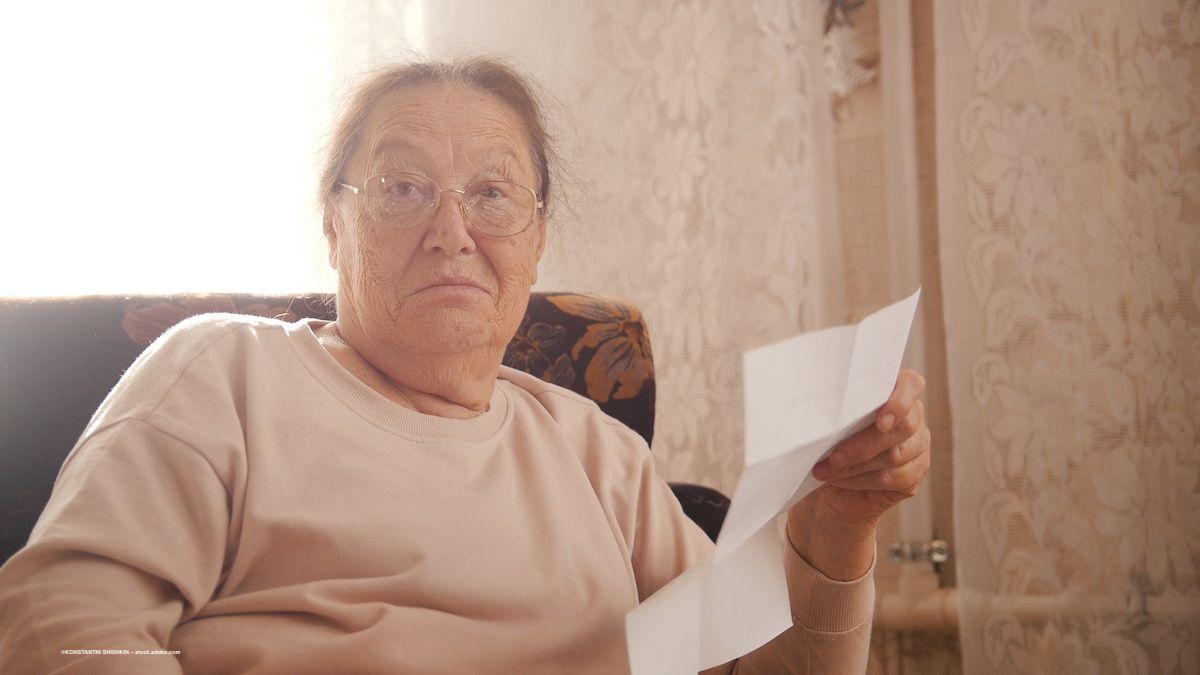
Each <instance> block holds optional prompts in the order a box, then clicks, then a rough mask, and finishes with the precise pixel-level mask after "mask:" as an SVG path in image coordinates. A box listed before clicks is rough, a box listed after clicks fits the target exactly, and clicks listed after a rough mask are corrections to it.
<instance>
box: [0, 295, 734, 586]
mask: <svg viewBox="0 0 1200 675" xmlns="http://www.w3.org/2000/svg"><path fill="white" fill-rule="evenodd" d="M206 312H232V313H238V314H252V315H257V316H267V317H274V318H278V319H280V320H282V321H289V322H290V321H296V320H297V319H300V318H305V317H313V318H318V319H333V318H335V317H336V309H335V306H334V303H333V296H331V295H326V294H317V295H301V296H271V297H267V296H255V295H240V294H233V295H180V296H159V297H152V296H132V297H122V296H93V297H81V298H65V299H58V298H51V299H36V300H17V299H5V300H0V355H2V357H3V358H0V396H2V399H3V401H4V405H2V406H0V562H3V561H4V560H7V559H8V557H9V556H11V555H12V554H13V553H14V552H15V551H16V550H17V549H19V548H20V547H21V546H23V545H24V544H25V541H26V540H27V539H28V536H29V532H30V530H32V529H33V525H34V523H35V522H36V521H37V518H38V516H39V515H40V514H41V511H42V508H43V507H44V506H45V504H46V501H47V500H48V499H49V496H50V489H51V487H52V486H53V484H54V479H55V477H56V476H57V475H58V470H59V468H60V467H61V466H62V462H63V460H64V459H65V458H66V455H67V453H68V452H69V451H70V449H71V447H72V446H74V444H75V442H76V441H77V440H78V438H79V434H80V433H82V431H83V428H84V426H85V425H86V424H87V421H88V419H90V418H91V415H92V413H93V412H95V410H96V408H97V407H98V406H99V405H100V402H101V401H102V400H103V399H104V397H105V395H107V394H108V392H109V390H111V389H112V387H113V385H115V384H116V382H117V380H118V379H120V377H121V374H122V373H123V372H124V371H125V369H127V368H128V367H129V365H130V364H131V363H133V360H134V359H135V358H137V356H138V354H140V353H141V352H142V350H143V349H145V347H146V346H147V345H148V344H150V343H151V342H153V341H154V339H155V338H157V337H158V336H159V335H161V334H162V333H163V332H165V331H166V330H167V329H168V328H170V327H171V326H173V325H175V324H176V323H178V322H179V321H182V320H183V319H185V318H187V317H189V316H193V315H196V314H203V313H206ZM504 363H505V364H506V365H509V366H511V367H513V368H517V369H520V370H524V371H526V372H529V373H532V374H533V375H536V376H538V377H541V378H542V379H544V380H547V381H550V382H554V383H556V384H559V385H562V386H564V387H567V388H569V389H572V390H573V391H576V392H578V393H580V394H582V395H584V396H587V397H589V398H591V399H592V400H594V401H596V403H597V404H599V406H600V407H601V409H602V410H604V411H605V412H606V413H608V414H609V415H612V416H613V417H615V418H617V419H619V420H621V421H622V422H624V423H625V424H627V425H628V426H629V427H630V428H631V429H633V430H634V431H636V432H638V433H639V434H641V435H642V437H644V438H645V439H646V442H647V443H649V442H650V441H651V438H652V436H653V433H654V396H655V383H654V361H653V356H652V354H651V351H650V340H649V336H648V334H647V332H646V325H645V322H644V320H643V319H642V316H641V313H640V312H639V311H638V310H637V308H635V307H633V306H632V305H630V304H629V303H627V302H624V301H621V300H617V299H613V298H608V297H604V296H599V295H593V294H575V293H535V294H533V295H532V296H531V297H530V300H529V308H528V310H527V312H526V315H525V318H524V320H523V321H522V323H521V326H520V328H519V329H518V331H517V334H516V335H515V336H514V337H513V340H512V342H511V343H510V344H509V346H508V350H507V352H506V353H505V356H504ZM672 488H673V489H674V490H675V491H676V494H677V495H678V496H679V497H680V501H681V503H682V504H683V505H684V507H685V509H684V510H685V512H687V513H688V515H689V516H690V517H692V518H693V520H695V521H696V522H697V523H699V524H700V526H701V527H702V528H703V529H704V530H705V531H706V532H708V533H709V536H710V537H714V538H715V536H716V532H717V530H718V529H719V527H720V523H721V521H722V520H723V519H724V513H725V509H726V507H727V505H728V500H727V499H725V497H724V496H723V495H721V494H720V493H719V492H716V491H715V490H710V489H708V488H703V487H701V486H692V485H684V484H679V485H672Z"/></svg>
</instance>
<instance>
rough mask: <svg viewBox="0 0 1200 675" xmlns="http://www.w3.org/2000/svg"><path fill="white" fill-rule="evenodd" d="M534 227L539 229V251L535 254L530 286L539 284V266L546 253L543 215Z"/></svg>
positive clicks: (539, 215) (539, 216)
mask: <svg viewBox="0 0 1200 675" xmlns="http://www.w3.org/2000/svg"><path fill="white" fill-rule="evenodd" d="M534 227H536V228H537V238H538V242H537V251H536V252H535V253H534V260H533V279H532V281H530V282H529V285H530V286H532V285H533V284H536V283H537V280H538V264H539V263H541V262H542V254H543V253H545V252H546V219H545V218H544V217H542V216H541V214H538V220H537V225H535V226H534Z"/></svg>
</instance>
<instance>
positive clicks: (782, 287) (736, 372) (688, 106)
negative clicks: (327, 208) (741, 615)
mask: <svg viewBox="0 0 1200 675" xmlns="http://www.w3.org/2000/svg"><path fill="white" fill-rule="evenodd" d="M800 7H804V10H803V11H812V12H814V16H816V17H817V18H816V19H815V20H814V19H813V18H811V17H801V16H799V12H800V11H801V9H800ZM334 11H335V14H336V18H335V21H334V25H335V26H336V30H337V31H339V33H340V34H341V35H342V36H346V37H345V38H344V39H342V40H340V41H338V42H340V43H342V44H344V45H345V46H346V48H348V49H350V50H352V51H351V52H344V53H343V55H342V57H341V60H340V62H341V63H343V64H345V65H344V70H345V71H346V72H347V73H351V72H353V71H355V70H358V69H359V68H361V67H362V66H364V65H370V64H377V63H380V62H384V61H387V60H390V59H394V58H403V57H404V56H406V55H407V54H409V53H411V51H412V50H421V51H423V52H425V53H428V54H430V55H433V56H440V57H446V56H456V55H463V54H473V53H483V54H499V55H503V56H509V57H512V58H513V59H514V60H515V61H516V62H517V63H518V64H519V65H520V66H522V67H524V68H525V69H526V70H527V71H529V73H530V74H532V75H533V76H534V78H535V79H536V80H538V81H540V82H541V83H542V84H543V85H544V87H545V92H546V93H547V94H548V95H549V97H550V98H552V99H553V100H554V101H556V102H557V103H556V104H555V105H552V109H551V115H552V117H553V118H554V119H555V120H556V121H557V124H556V125H555V126H556V127H557V134H558V136H559V141H560V150H561V151H562V152H563V154H564V155H565V156H566V159H567V168H568V169H569V172H570V175H569V177H568V180H567V183H566V187H567V193H566V196H567V198H568V204H567V207H566V208H562V209H560V210H559V211H558V214H557V218H556V222H554V223H553V226H552V232H553V235H552V236H553V237H554V241H553V243H552V244H551V246H550V249H549V251H548V254H547V259H546V260H544V261H543V267H542V270H541V276H542V279H541V283H540V284H539V288H540V289H543V290H588V291H597V292H602V293H608V294H613V295H618V296H624V297H627V298H629V299H631V300H633V301H634V302H636V304H637V305H638V306H639V307H640V308H641V309H642V311H643V312H644V314H645V316H646V317H647V320H648V322H649V327H650V331H651V344H652V347H653V350H654V359H655V365H656V370H657V385H658V399H659V402H658V416H657V419H658V421H657V425H656V431H655V439H654V448H653V450H654V455H655V457H656V459H657V460H658V462H659V468H660V470H661V472H662V473H663V474H664V475H665V476H666V477H667V478H669V479H671V480H687V481H693V482H698V483H703V484H707V485H712V486H715V487H717V488H719V489H722V490H724V491H725V492H726V493H731V492H732V490H733V487H734V486H735V484H736V481H737V476H738V474H739V473H740V470H741V460H742V420H741V417H742V399H741V397H742V390H741V353H742V351H743V350H745V349H747V348H750V347H753V346H758V345H762V344H766V343H768V342H771V341H774V340H778V339H782V338H784V337H787V336H789V335H792V334H794V333H797V332H800V331H801V330H802V329H804V328H805V327H806V326H810V325H811V324H813V323H814V322H816V321H819V320H821V318H822V317H821V316H820V314H821V311H822V310H821V307H820V299H819V296H818V294H817V289H818V288H819V284H818V278H819V277H820V275H821V274H823V273H824V272H823V270H822V267H821V264H822V256H821V255H820V254H819V251H820V250H821V245H822V244H821V234H820V232H819V230H818V227H817V217H816V212H817V208H818V203H817V198H818V190H817V189H816V188H815V187H814V186H815V185H817V184H818V180H819V179H818V177H817V176H815V174H816V168H815V166H814V159H813V158H814V154H815V153H814V149H813V143H814V138H815V133H814V124H813V122H812V119H811V108H810V106H811V105H812V100H811V95H812V92H811V90H812V86H813V82H812V77H811V74H810V71H809V69H810V66H811V65H812V63H813V60H812V59H811V58H810V57H809V51H810V50H814V49H818V48H819V36H818V35H817V30H818V29H819V11H820V8H819V6H818V5H817V4H816V3H803V4H802V5H800V6H797V5H796V3H789V2H785V0H774V1H768V2H758V3H754V4H753V5H751V4H750V3H709V2H687V1H673V2H660V3H653V4H647V3H643V2H633V1H627V2H615V3H596V2H586V1H584V0H573V1H569V2H552V1H551V0H518V1H514V2H505V3H495V2H484V1H482V0H464V1H462V2H455V3H432V2H431V3H419V2H415V1H414V0H409V1H408V2H402V1H396V2H375V3H370V4H369V5H359V6H357V7H356V8H355V9H353V11H351V10H350V9H345V8H337V7H335V10H334ZM414 22H419V25H414ZM810 35H811V37H809V36H810ZM818 65H819V64H818Z"/></svg>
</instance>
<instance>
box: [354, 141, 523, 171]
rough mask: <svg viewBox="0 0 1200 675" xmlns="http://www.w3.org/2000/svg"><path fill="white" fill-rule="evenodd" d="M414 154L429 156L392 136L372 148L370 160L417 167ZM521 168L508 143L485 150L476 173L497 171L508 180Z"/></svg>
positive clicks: (413, 145) (374, 162)
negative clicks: (413, 158) (413, 157)
mask: <svg viewBox="0 0 1200 675" xmlns="http://www.w3.org/2000/svg"><path fill="white" fill-rule="evenodd" d="M412 155H417V156H418V157H417V158H416V160H417V162H419V160H420V159H421V158H422V157H427V155H426V154H425V151H424V150H422V149H421V148H420V147H419V146H417V145H415V144H413V143H410V142H408V141H406V140H404V139H402V138H391V139H385V140H383V141H380V142H379V143H378V144H377V145H376V146H375V147H374V148H373V149H372V154H371V160H370V161H371V162H372V163H373V164H375V165H376V166H381V165H386V164H387V163H389V162H395V163H397V164H399V165H400V166H401V168H406V169H407V168H416V167H414V166H413V165H414V163H415V162H414V161H413V160H412V159H410V157H411V156H412ZM520 168H521V162H520V160H519V159H518V158H517V154H516V153H515V152H513V149H512V148H510V147H508V146H506V145H498V146H493V147H491V148H490V149H488V150H487V151H485V152H484V154H483V159H482V161H481V162H480V169H479V170H478V171H476V172H475V173H476V175H479V174H489V173H495V174H499V175H500V176H502V177H504V178H505V179H506V180H515V179H516V178H517V176H518V174H519V173H520Z"/></svg>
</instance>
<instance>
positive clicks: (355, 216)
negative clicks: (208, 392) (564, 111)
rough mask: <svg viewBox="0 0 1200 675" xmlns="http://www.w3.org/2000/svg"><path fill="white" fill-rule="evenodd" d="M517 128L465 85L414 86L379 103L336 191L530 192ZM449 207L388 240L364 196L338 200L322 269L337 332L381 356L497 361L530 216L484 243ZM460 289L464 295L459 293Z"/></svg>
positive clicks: (492, 101)
mask: <svg viewBox="0 0 1200 675" xmlns="http://www.w3.org/2000/svg"><path fill="white" fill-rule="evenodd" d="M526 136H527V134H526V131H525V127H524V123H523V122H522V121H521V119H520V118H519V117H517V116H516V114H514V113H513V112H512V111H511V110H509V108H508V107H507V106H505V105H504V104H503V103H501V102H500V101H499V100H498V99H496V98H494V97H492V96H491V95H490V94H487V93H484V92H481V91H479V90H476V89H474V88H472V87H469V86H465V85H446V84H428V85H414V86H411V87H407V88H404V89H401V90H398V91H395V92H392V93H391V94H389V95H387V96H385V97H384V98H383V99H382V100H381V101H380V102H379V104H378V105H376V106H375V109H374V110H373V111H372V112H371V114H370V115H369V117H368V119H367V124H366V126H365V129H364V134H363V138H362V142H361V143H360V144H359V147H358V149H357V151H356V152H355V155H354V156H353V157H352V158H351V159H350V162H349V165H348V166H347V169H346V172H345V174H344V175H343V176H342V178H343V181H344V182H346V183H347V184H350V185H359V186H361V185H363V183H364V181H365V180H366V179H367V178H369V177H371V176H375V175H378V174H383V173H391V172H397V171H402V172H407V173H417V174H421V175H424V176H427V177H429V178H431V179H433V180H434V181H435V182H436V183H437V184H438V185H439V186H440V187H442V188H443V189H446V188H450V189H458V190H461V189H463V188H465V187H466V186H467V185H469V184H471V183H472V182H474V181H477V180H481V179H501V180H507V181H510V182H513V183H519V184H521V185H525V186H528V187H531V188H533V189H534V190H535V191H537V190H538V189H539V187H540V186H538V185H537V178H536V176H537V173H536V171H535V170H534V166H533V163H532V155H531V152H530V149H529V143H528V141H527V140H526ZM458 197H459V195H457V194H455V193H444V194H443V195H442V198H441V203H440V204H439V205H438V208H437V211H436V212H435V213H434V214H433V215H432V216H430V217H429V219H428V220H426V221H424V222H422V223H419V224H418V225H416V226H415V227H411V228H407V229H396V228H394V227H389V225H388V223H382V222H375V221H373V220H372V219H371V218H370V217H369V216H368V214H367V209H366V203H365V196H364V195H357V196H356V195H354V194H353V193H352V192H350V191H349V190H345V189H343V190H342V191H341V192H340V193H339V194H338V196H337V198H336V201H335V203H334V204H333V205H332V208H331V209H330V215H331V217H332V219H333V223H332V225H333V231H332V232H331V233H330V232H327V236H328V238H329V246H330V253H329V255H330V263H331V264H332V265H333V266H334V268H335V269H337V270H338V294H339V298H338V314H339V317H338V320H339V322H340V323H343V324H347V323H353V324H355V329H356V330H357V331H359V332H361V333H362V334H363V335H362V337H365V338H366V339H368V340H370V341H371V342H373V343H375V344H376V345H379V346H381V347H383V348H385V349H391V350H405V349H406V348H407V349H418V350H421V351H435V352H456V351H457V352H461V351H465V350H470V349H475V348H479V347H488V346H490V347H494V348H496V349H498V350H503V348H504V346H505V345H506V344H507V343H508V341H509V340H510V339H511V338H512V335H513V334H514V333H515V332H516V330H517V327H518V325H519V324H520V321H521V318H522V317H523V316H524V314H525V308H526V305H527V303H528V301H529V289H530V286H531V285H532V284H533V283H534V282H535V281H536V280H537V263H538V261H539V260H540V259H541V256H542V251H543V249H544V246H545V222H544V220H543V218H542V213H541V211H540V210H539V211H538V213H537V214H536V215H535V216H534V222H533V224H532V225H530V226H529V228H528V229H526V230H525V231H524V232H522V233H520V234H517V235H513V236H509V237H495V236H489V235H486V234H482V233H480V232H477V231H475V230H474V229H472V228H471V227H470V225H469V224H468V223H467V222H466V221H465V220H464V218H463V213H462V210H461V209H460V208H459V200H458ZM463 281H468V282H470V283H473V284H475V285H476V286H477V287H473V286H471V285H470V284H463V283H461V282H463Z"/></svg>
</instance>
